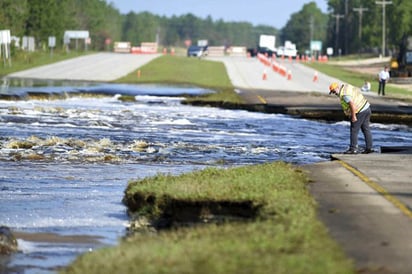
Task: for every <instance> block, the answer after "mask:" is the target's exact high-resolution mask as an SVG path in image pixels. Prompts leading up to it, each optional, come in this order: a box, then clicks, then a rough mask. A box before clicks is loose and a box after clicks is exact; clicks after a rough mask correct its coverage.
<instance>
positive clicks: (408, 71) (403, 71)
mask: <svg viewBox="0 0 412 274" xmlns="http://www.w3.org/2000/svg"><path fill="white" fill-rule="evenodd" d="M390 67H391V70H390V72H389V73H390V75H391V77H393V78H397V77H411V76H412V36H408V35H404V36H403V37H402V40H401V42H400V43H399V50H398V54H397V56H393V57H392V59H391V62H390Z"/></svg>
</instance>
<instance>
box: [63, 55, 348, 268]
mask: <svg viewBox="0 0 412 274" xmlns="http://www.w3.org/2000/svg"><path fill="white" fill-rule="evenodd" d="M140 70H141V77H140V78H137V74H136V72H133V73H131V74H130V75H129V76H127V77H125V78H123V79H120V80H119V81H120V82H128V83H141V82H145V83H166V84H192V85H197V86H201V87H205V88H211V89H214V90H216V91H219V93H217V94H214V95H208V96H206V99H207V100H208V101H209V100H222V101H224V100H231V101H232V102H233V101H235V102H240V99H239V98H238V97H237V95H236V94H235V93H234V92H233V87H232V86H231V84H230V81H229V79H228V77H227V74H226V72H225V69H224V66H223V64H220V63H216V62H210V61H205V60H198V59H193V58H181V57H171V56H167V57H166V56H165V57H161V58H158V59H156V60H155V61H153V62H151V63H150V64H148V65H146V66H144V67H142V68H140ZM307 183H308V182H307V178H306V177H305V176H304V174H303V173H302V172H300V171H299V170H298V169H296V168H295V167H293V166H291V165H288V164H285V163H280V162H279V163H268V164H263V165H255V166H246V167H239V168H231V169H227V170H226V169H217V168H209V169H206V170H203V171H196V172H192V173H187V174H183V175H180V176H169V175H158V176H154V177H151V178H146V179H143V180H139V181H132V182H129V185H128V188H127V189H126V191H125V197H124V202H125V204H126V205H127V206H128V208H129V210H130V211H131V212H132V213H133V214H132V216H134V217H135V216H139V218H137V219H136V220H135V221H134V222H132V224H133V227H135V228H136V226H138V225H136V224H141V223H145V222H142V221H141V218H142V217H146V218H148V219H149V224H152V225H153V224H159V223H161V224H163V225H165V224H168V225H172V226H173V225H176V224H177V223H182V222H183V223H187V222H200V223H209V224H208V225H198V226H195V227H184V228H183V227H180V228H176V226H174V228H173V229H165V230H160V231H159V232H157V233H156V234H152V233H142V232H141V233H135V234H134V236H132V237H130V238H128V239H126V240H123V241H122V242H121V243H120V244H119V245H118V246H116V247H113V248H105V249H102V250H98V251H96V252H92V253H87V254H85V255H83V256H81V257H79V258H78V259H77V260H76V261H75V262H74V263H73V264H72V265H71V266H70V267H69V268H68V269H66V270H65V271H64V272H63V273H84V272H87V273H354V267H353V264H352V262H351V261H350V260H348V258H346V257H345V255H344V254H343V252H342V250H341V249H340V247H339V246H337V244H336V243H335V242H334V241H333V240H331V238H330V237H329V235H328V233H327V230H326V228H325V227H324V226H323V224H322V223H321V222H320V221H319V220H318V219H317V217H316V203H315V201H314V200H313V198H312V197H311V196H310V194H309V192H308V190H307ZM229 215H230V216H229ZM234 219H235V220H236V221H234ZM239 219H241V220H240V221H239ZM216 221H218V223H219V224H216V223H215V222H216Z"/></svg>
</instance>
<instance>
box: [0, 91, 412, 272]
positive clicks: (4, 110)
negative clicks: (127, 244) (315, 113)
mask: <svg viewBox="0 0 412 274" xmlns="http://www.w3.org/2000/svg"><path fill="white" fill-rule="evenodd" d="M90 88H92V89H93V90H95V94H96V96H92V97H81V96H74V97H67V98H65V99H56V100H44V99H42V100H35V99H32V100H3V101H1V104H0V131H1V137H0V169H1V175H0V188H1V192H0V223H1V224H2V225H6V226H9V227H11V228H12V229H13V230H15V231H20V232H24V233H55V234H57V235H60V236H73V235H75V236H76V235H77V236H82V237H84V236H87V237H91V239H95V240H96V241H86V243H82V244H79V243H73V242H70V241H69V242H65V241H50V242H44V241H40V242H36V241H33V240H32V241H30V240H24V239H23V238H21V239H19V245H20V249H21V251H22V253H19V254H15V255H13V256H11V257H10V258H9V259H8V261H7V262H3V263H2V264H3V268H4V269H6V270H7V271H17V272H19V273H54V272H55V271H56V269H57V268H58V267H62V266H65V265H67V264H68V263H70V262H71V261H72V260H73V259H74V258H75V257H76V256H78V255H79V254H81V253H83V252H88V251H90V250H93V249H95V248H99V247H101V246H102V245H112V244H115V243H116V242H117V241H118V239H119V238H120V237H122V236H123V235H124V233H125V230H126V226H127V216H126V212H125V207H124V206H123V205H122V204H121V199H122V197H123V191H124V189H125V187H126V184H127V182H128V181H129V180H133V179H137V178H143V177H146V176H152V175H155V174H156V173H172V174H178V173H182V172H187V171H190V170H194V169H200V168H205V167H207V166H221V167H229V166H236V165H248V164H256V163H263V162H270V161H279V160H281V161H286V162H290V163H293V164H297V165H299V164H306V163H314V162H319V161H327V160H329V155H330V154H331V153H333V152H336V151H342V150H344V149H346V145H347V142H348V123H346V122H339V123H333V124H327V123H321V122H317V121H309V120H304V119H295V118H292V117H289V116H285V115H278V114H263V113H255V112H247V111H240V110H224V109H217V108H207V107H193V106H188V105H182V104H181V103H180V102H181V100H183V99H182V98H181V97H179V93H181V94H184V93H187V92H188V88H182V89H181V90H180V91H179V88H175V87H161V86H127V85H126V86H122V89H123V90H124V89H126V90H128V94H129V95H133V96H135V98H136V101H135V102H124V101H121V100H119V95H118V94H116V89H117V88H119V87H116V86H110V85H104V86H103V87H102V86H101V87H99V88H96V86H93V87H90ZM48 89H52V90H53V87H48ZM55 89H57V91H53V92H58V90H62V88H61V87H58V88H55ZM63 89H64V90H68V89H71V88H68V87H66V88H63ZM189 90H191V92H193V93H194V94H195V93H199V92H207V91H204V90H199V89H196V88H194V89H190V88H189ZM48 92H50V91H48ZM76 92H77V93H78V95H79V94H81V92H80V93H79V92H78V91H76ZM36 93H37V91H36ZM99 93H101V94H104V95H105V96H97V95H98V94H99ZM170 95H173V96H170ZM372 129H373V134H374V140H375V146H383V145H387V144H390V145H403V144H405V143H411V141H412V131H411V129H410V128H408V127H405V126H399V125H381V124H372ZM360 142H361V143H362V139H361V140H360Z"/></svg>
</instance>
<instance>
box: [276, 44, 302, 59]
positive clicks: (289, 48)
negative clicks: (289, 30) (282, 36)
mask: <svg viewBox="0 0 412 274" xmlns="http://www.w3.org/2000/svg"><path fill="white" fill-rule="evenodd" d="M297 54H298V51H297V50H296V45H295V44H293V43H292V42H291V41H285V45H284V46H283V47H279V48H278V49H277V52H276V55H277V56H278V57H280V56H284V57H288V58H289V57H291V58H296V56H297Z"/></svg>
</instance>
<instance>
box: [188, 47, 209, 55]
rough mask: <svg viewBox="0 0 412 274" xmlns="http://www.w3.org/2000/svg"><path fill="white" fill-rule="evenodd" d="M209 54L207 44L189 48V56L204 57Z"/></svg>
mask: <svg viewBox="0 0 412 274" xmlns="http://www.w3.org/2000/svg"><path fill="white" fill-rule="evenodd" d="M206 55H207V46H205V47H201V46H190V47H189V48H188V49H187V56H188V57H191V56H194V57H202V56H206Z"/></svg>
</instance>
